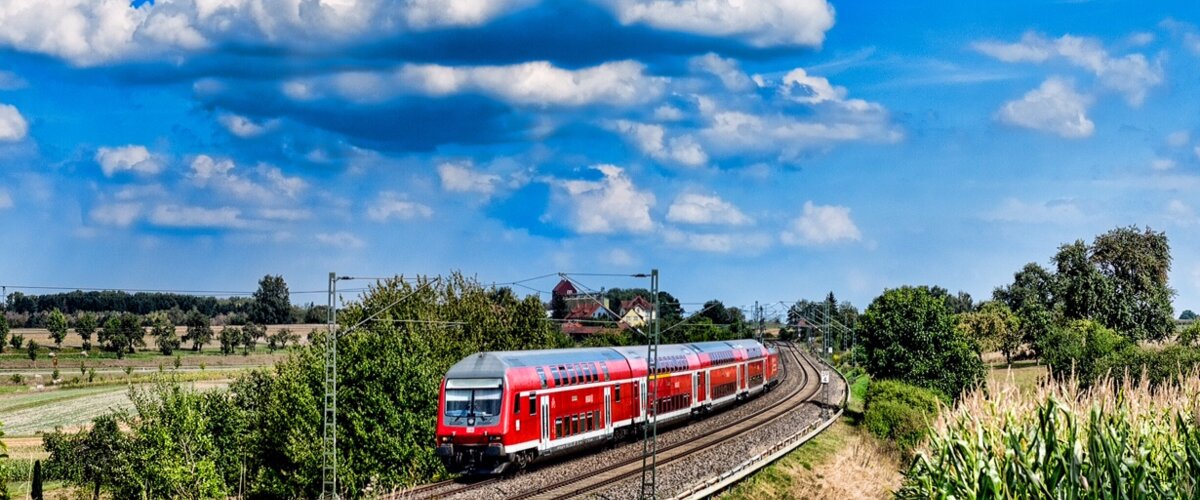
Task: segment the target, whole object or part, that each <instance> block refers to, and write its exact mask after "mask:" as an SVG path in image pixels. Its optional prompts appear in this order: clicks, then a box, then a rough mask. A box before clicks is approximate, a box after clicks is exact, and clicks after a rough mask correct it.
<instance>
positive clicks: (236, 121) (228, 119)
mask: <svg viewBox="0 0 1200 500" xmlns="http://www.w3.org/2000/svg"><path fill="white" fill-rule="evenodd" d="M217 121H219V122H220V123H221V125H222V126H224V127H225V129H226V130H229V133H231V134H233V135H236V136H238V137H241V138H243V139H249V138H252V137H258V136H260V135H262V134H263V132H266V131H268V130H270V129H271V128H274V127H275V125H276V123H277V121H275V120H268V121H267V122H265V123H263V124H258V123H254V122H253V121H252V120H250V119H249V118H246V117H244V116H241V115H235V114H233V113H223V114H221V115H220V116H218V117H217Z"/></svg>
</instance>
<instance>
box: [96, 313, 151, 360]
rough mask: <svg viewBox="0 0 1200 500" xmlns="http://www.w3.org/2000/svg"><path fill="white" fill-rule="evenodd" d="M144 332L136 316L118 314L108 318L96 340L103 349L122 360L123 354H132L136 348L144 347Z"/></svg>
mask: <svg viewBox="0 0 1200 500" xmlns="http://www.w3.org/2000/svg"><path fill="white" fill-rule="evenodd" d="M145 336H146V330H144V329H142V322H141V320H139V319H138V317H137V316H135V315H133V314H129V313H124V314H119V315H116V316H113V317H111V318H108V321H107V322H105V323H104V328H103V329H102V330H100V334H99V335H97V336H96V340H99V341H100V342H101V343H103V344H105V347H106V348H107V349H109V350H111V351H114V352H116V353H117V358H118V359H120V358H124V357H125V353H126V352H129V353H133V352H136V351H137V348H138V347H144V346H145V345H146V341H145Z"/></svg>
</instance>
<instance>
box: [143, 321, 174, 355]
mask: <svg viewBox="0 0 1200 500" xmlns="http://www.w3.org/2000/svg"><path fill="white" fill-rule="evenodd" d="M150 335H151V336H152V337H154V345H155V346H156V347H158V351H159V352H161V353H163V355H164V356H170V355H171V353H173V352H175V349H178V348H179V344H180V341H179V335H177V334H176V333H175V324H174V323H171V320H170V318H168V317H167V315H166V313H163V312H156V313H153V314H151V315H150Z"/></svg>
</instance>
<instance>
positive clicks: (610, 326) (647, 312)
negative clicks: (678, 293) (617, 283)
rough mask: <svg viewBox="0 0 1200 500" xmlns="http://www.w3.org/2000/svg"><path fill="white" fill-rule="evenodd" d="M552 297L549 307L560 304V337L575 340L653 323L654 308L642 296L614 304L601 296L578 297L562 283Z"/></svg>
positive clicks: (570, 288) (584, 294)
mask: <svg viewBox="0 0 1200 500" xmlns="http://www.w3.org/2000/svg"><path fill="white" fill-rule="evenodd" d="M551 293H552V297H553V298H552V301H551V304H554V303H559V304H562V305H563V310H564V311H565V314H564V315H563V317H562V318H561V319H562V320H563V322H562V331H563V333H565V334H567V335H570V336H572V337H574V338H576V339H582V338H586V337H588V336H591V335H595V334H598V333H601V332H603V331H604V330H628V329H630V328H641V327H642V326H645V325H646V324H647V323H649V322H650V321H651V320H653V319H654V304H652V303H651V302H650V301H649V300H647V299H646V297H642V296H641V295H638V296H635V297H634V298H632V299H629V300H622V301H620V303H619V304H616V303H613V301H610V300H609V299H608V297H605V296H604V294H602V293H581V292H580V291H579V290H578V289H577V288H576V287H575V285H574V284H572V283H571V282H570V281H568V280H565V279H564V280H562V281H560V282H558V285H556V286H555V287H554V290H553V291H552V292H551Z"/></svg>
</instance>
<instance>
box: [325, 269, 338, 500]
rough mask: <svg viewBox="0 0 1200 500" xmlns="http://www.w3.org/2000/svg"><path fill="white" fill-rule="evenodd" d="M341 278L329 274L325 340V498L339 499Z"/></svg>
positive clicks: (328, 499) (329, 499)
mask: <svg viewBox="0 0 1200 500" xmlns="http://www.w3.org/2000/svg"><path fill="white" fill-rule="evenodd" d="M337 281H338V278H337V274H336V273H329V310H328V311H327V312H326V315H325V317H326V321H327V324H326V326H327V327H328V331H327V333H326V337H325V411H324V413H322V415H323V420H324V425H323V434H322V451H321V453H322V464H321V465H322V470H321V498H322V499H325V500H331V499H337V498H339V495H338V485H337V458H338V453H337Z"/></svg>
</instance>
